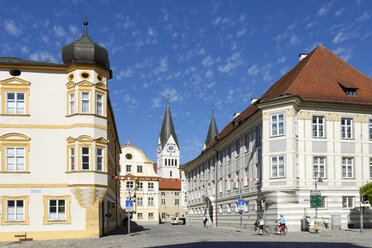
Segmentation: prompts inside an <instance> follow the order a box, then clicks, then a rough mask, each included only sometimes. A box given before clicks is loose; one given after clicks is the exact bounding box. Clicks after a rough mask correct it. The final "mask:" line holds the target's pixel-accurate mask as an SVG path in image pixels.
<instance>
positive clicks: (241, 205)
mask: <svg viewBox="0 0 372 248" xmlns="http://www.w3.org/2000/svg"><path fill="white" fill-rule="evenodd" d="M244 208H245V200H244V199H241V198H240V199H238V209H239V210H244Z"/></svg>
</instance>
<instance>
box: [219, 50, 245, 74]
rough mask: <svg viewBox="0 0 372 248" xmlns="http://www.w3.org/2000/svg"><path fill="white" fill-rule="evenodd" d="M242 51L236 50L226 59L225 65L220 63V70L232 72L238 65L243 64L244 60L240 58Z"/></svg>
mask: <svg viewBox="0 0 372 248" xmlns="http://www.w3.org/2000/svg"><path fill="white" fill-rule="evenodd" d="M240 55H241V52H234V53H233V54H232V55H231V57H230V58H228V59H227V60H226V64H225V65H220V66H219V67H218V70H219V71H220V72H226V73H230V72H231V71H232V70H233V69H235V68H236V67H239V66H241V65H242V64H243V61H242V60H241V58H240Z"/></svg>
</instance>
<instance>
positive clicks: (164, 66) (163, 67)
mask: <svg viewBox="0 0 372 248" xmlns="http://www.w3.org/2000/svg"><path fill="white" fill-rule="evenodd" d="M167 70H168V56H166V57H162V58H160V60H159V66H158V67H156V68H155V69H154V74H155V75H158V74H159V73H161V72H166V71H167Z"/></svg>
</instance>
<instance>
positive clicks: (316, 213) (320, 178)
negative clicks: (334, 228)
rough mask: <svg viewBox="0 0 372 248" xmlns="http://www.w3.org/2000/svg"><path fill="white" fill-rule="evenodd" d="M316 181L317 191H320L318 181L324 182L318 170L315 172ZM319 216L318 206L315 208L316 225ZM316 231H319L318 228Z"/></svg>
mask: <svg viewBox="0 0 372 248" xmlns="http://www.w3.org/2000/svg"><path fill="white" fill-rule="evenodd" d="M317 175H319V177H318V178H317ZM314 182H315V192H316V191H318V183H322V182H323V180H322V177H321V176H320V173H319V172H318V171H317V172H315V175H314ZM317 218H318V206H317V207H316V208H315V220H314V227H315V225H316V220H317ZM315 232H317V229H315Z"/></svg>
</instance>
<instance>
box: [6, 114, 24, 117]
mask: <svg viewBox="0 0 372 248" xmlns="http://www.w3.org/2000/svg"><path fill="white" fill-rule="evenodd" d="M0 116H14V117H29V116H31V115H30V114H0Z"/></svg>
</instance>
